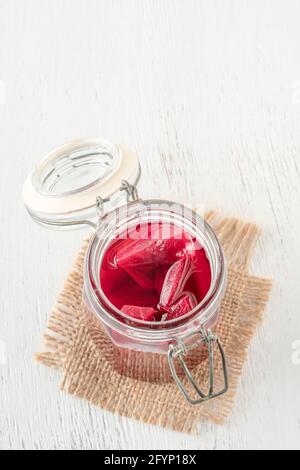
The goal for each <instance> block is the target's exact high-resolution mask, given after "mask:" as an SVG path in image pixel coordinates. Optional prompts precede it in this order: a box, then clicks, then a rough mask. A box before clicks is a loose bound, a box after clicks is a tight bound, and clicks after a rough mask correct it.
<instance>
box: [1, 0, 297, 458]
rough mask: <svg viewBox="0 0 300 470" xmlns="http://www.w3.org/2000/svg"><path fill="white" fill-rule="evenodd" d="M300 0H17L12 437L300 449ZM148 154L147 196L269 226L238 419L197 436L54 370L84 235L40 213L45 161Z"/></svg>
mask: <svg viewBox="0 0 300 470" xmlns="http://www.w3.org/2000/svg"><path fill="white" fill-rule="evenodd" d="M299 18H300V2H299V0H288V1H287V0H252V1H251V2H250V1H249V0H0V144H1V160H0V165H1V168H0V202H1V210H0V221H1V232H0V237H1V240H0V275H1V278H0V281H1V282H0V300H1V302H0V308H1V313H0V448H1V449H43V450H44V449H124V450H125V449H167V450H172V449H203V450H204V449H234V450H237V449H264V448H269V449H276V448H282V449H290V448H296V449H300V393H299V387H300V351H299V350H300V341H299V340H300V309H299V305H300V281H299V279H300V277H299V268H300V249H299V241H300V222H299V215H300V211H299V209H300V54H299V43H300V30H299ZM98 135H102V136H104V137H105V138H107V139H109V140H111V141H113V142H118V143H123V144H126V145H128V146H129V147H131V148H133V149H134V150H136V151H137V152H138V154H139V157H140V160H141V164H142V168H143V176H144V178H143V181H142V184H141V187H140V193H141V194H142V195H143V196H145V197H148V196H154V197H162V196H168V197H172V198H173V199H176V200H180V201H184V202H186V203H188V204H190V203H199V204H204V205H205V207H207V208H211V207H222V208H224V209H225V210H226V212H227V213H229V214H233V215H237V216H241V217H244V218H246V219H250V220H255V221H256V222H257V223H258V224H260V225H261V226H262V228H263V230H264V231H263V237H262V238H261V241H260V243H259V246H258V249H257V252H256V255H255V259H254V263H253V267H252V270H253V272H254V273H257V274H259V275H264V276H272V277H274V279H275V285H274V291H273V295H272V299H271V302H270V305H269V308H268V311H267V314H266V319H265V322H264V324H263V325H262V327H261V328H260V329H259V331H258V332H257V335H256V337H255V340H254V341H253V344H252V346H251V348H250V351H249V360H248V362H247V365H246V366H245V369H244V373H243V377H242V380H241V384H240V387H239V393H238V397H237V400H236V406H235V409H234V412H233V413H232V416H231V417H230V419H229V420H228V422H227V423H226V425H225V426H223V427H216V426H212V425H209V424H207V425H205V426H204V428H202V430H201V433H200V434H199V435H197V436H193V437H191V436H186V435H181V434H176V433H172V432H170V431H167V430H165V429H159V428H155V427H150V426H146V425H143V424H141V423H137V422H133V421H130V420H127V419H123V418H119V417H116V416H113V415H111V414H109V413H106V412H102V411H101V410H99V409H96V408H94V407H91V406H89V405H88V404H87V403H84V402H82V401H79V400H76V399H74V398H72V397H69V396H66V395H64V394H62V393H61V392H59V390H58V386H59V382H60V377H59V374H57V373H55V372H51V371H49V370H47V369H46V368H43V367H41V366H37V365H36V364H35V363H34V361H33V353H34V352H35V351H36V350H38V349H39V347H40V339H41V333H42V331H43V329H44V327H45V324H46V320H47V316H48V312H49V311H50V309H51V306H52V305H53V303H54V301H55V298H56V295H57V293H58V291H59V289H60V287H61V285H62V283H63V280H64V278H65V276H66V273H67V271H68V269H69V266H70V265H71V263H72V260H73V258H74V256H75V254H76V251H77V250H78V247H79V246H80V244H81V240H82V238H83V237H84V235H85V234H84V233H83V232H80V231H79V232H51V231H47V230H45V229H42V228H39V227H37V226H36V225H35V224H33V223H32V221H31V220H30V219H29V217H28V216H27V214H26V213H25V210H24V207H23V204H22V198H21V192H22V185H23V182H24V180H25V177H26V175H27V174H28V172H29V171H30V170H31V168H32V167H33V165H34V164H35V163H36V162H37V161H38V160H39V159H40V158H41V157H43V156H44V154H45V153H47V152H48V151H49V150H50V149H52V148H53V147H55V146H57V145H59V144H62V143H64V142H66V141H68V140H70V139H72V138H76V137H92V136H98Z"/></svg>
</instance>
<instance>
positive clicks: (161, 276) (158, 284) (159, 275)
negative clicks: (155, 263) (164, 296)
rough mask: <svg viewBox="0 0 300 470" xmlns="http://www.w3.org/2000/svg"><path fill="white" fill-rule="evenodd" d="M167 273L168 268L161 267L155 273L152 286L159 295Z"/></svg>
mask: <svg viewBox="0 0 300 470" xmlns="http://www.w3.org/2000/svg"><path fill="white" fill-rule="evenodd" d="M168 271H169V268H168V266H161V267H160V268H158V269H157V271H156V273H155V279H154V285H155V288H156V290H157V292H158V293H159V294H161V291H162V288H163V285H164V282H165V279H166V275H167V274H168Z"/></svg>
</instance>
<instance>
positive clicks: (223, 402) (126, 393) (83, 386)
mask: <svg viewBox="0 0 300 470" xmlns="http://www.w3.org/2000/svg"><path fill="white" fill-rule="evenodd" d="M206 219H207V220H208V222H209V223H210V224H211V225H212V226H213V228H214V230H215V231H216V233H217V234H218V237H219V239H220V242H221V244H222V246H223V248H224V251H225V254H226V257H227V260H228V263H229V268H230V269H229V283H228V288H227V292H226V295H225V299H224V302H223V305H222V309H221V319H220V322H219V326H218V334H219V335H220V337H221V338H222V341H223V343H224V347H225V351H226V355H227V359H228V363H229V376H230V389H229V392H228V393H227V394H226V395H225V396H223V397H220V398H218V399H215V400H213V401H210V402H208V403H207V404H205V405H204V406H201V407H191V406H190V405H188V404H186V403H185V402H184V400H183V398H182V397H181V395H180V393H179V391H178V390H177V388H176V386H175V384H173V383H164V384H152V383H147V382H140V381H137V380H134V379H131V378H128V377H123V376H120V375H119V374H117V372H116V371H115V370H113V369H112V367H111V366H110V364H109V363H105V360H104V359H103V356H102V355H101V354H99V350H98V349H97V348H96V347H95V345H94V343H93V342H92V340H91V338H90V336H89V332H88V331H87V328H86V325H85V321H84V318H83V315H82V309H81V293H82V285H83V276H82V268H83V260H84V255H85V251H86V248H87V245H88V241H86V242H85V243H84V245H83V247H82V249H81V251H80V254H79V256H78V259H77V260H76V263H75V266H74V268H73V270H72V272H71V273H70V275H69V277H68V279H67V281H66V283H65V286H64V288H63V291H62V293H61V295H60V296H59V299H58V302H57V305H56V308H55V309H54V310H53V312H52V314H51V316H50V319H49V323H48V327H47V332H46V334H45V336H44V339H45V344H46V348H47V351H46V352H44V353H38V354H37V355H36V359H37V360H38V361H39V362H41V363H43V364H44V365H47V366H48V367H52V368H56V369H60V370H63V371H64V379H63V383H62V389H63V390H64V391H66V392H68V393H69V394H72V395H75V396H78V397H80V398H84V399H86V400H88V401H89V402H90V403H92V404H95V405H97V406H100V407H102V408H104V409H107V410H109V411H111V412H114V413H117V414H120V415H122V416H127V417H130V418H134V419H138V420H141V421H144V422H146V423H151V424H156V425H160V426H164V427H169V428H171V429H174V430H176V431H182V432H188V433H192V432H195V431H196V429H197V427H198V424H199V422H200V421H202V420H209V421H212V422H213V423H217V424H222V423H223V422H224V420H225V418H226V417H227V416H228V415H229V414H230V411H231V409H232V406H233V403H234V398H235V395H236V389H237V385H238V381H239V377H240V375H241V371H242V367H243V364H244V362H245V360H246V358H247V349H248V346H249V343H250V341H251V338H252V336H253V334H254V332H255V330H256V327H257V324H258V323H259V321H260V320H261V319H262V316H263V312H264V310H265V307H266V304H267V302H268V299H269V294H270V290H271V286H272V283H271V281H270V280H268V279H260V278H257V277H253V276H249V275H247V270H248V268H249V264H250V261H251V257H252V253H253V250H254V248H255V244H256V241H257V239H258V237H259V234H260V230H259V229H258V227H257V226H256V225H254V224H250V223H245V222H242V221H240V220H238V219H229V218H226V219H224V218H221V217H220V216H219V215H218V214H217V213H215V212H210V213H208V214H206ZM106 341H108V340H107V338H106V337H103V342H104V345H103V347H105V342H106ZM203 367H205V364H204V365H203V366H199V370H198V371H196V377H197V376H199V377H201V376H202V375H203V374H204V369H203ZM220 377H221V374H220V371H219V375H218V377H217V383H218V381H220V380H221V379H220Z"/></svg>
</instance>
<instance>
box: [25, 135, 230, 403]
mask: <svg viewBox="0 0 300 470" xmlns="http://www.w3.org/2000/svg"><path fill="white" fill-rule="evenodd" d="M74 162H75V163H74ZM98 167H99V168H98ZM91 169H92V171H90V170H91ZM95 169H98V171H96V172H95ZM89 172H90V173H89ZM139 178H140V167H139V163H138V160H137V159H135V158H134V156H133V154H132V153H130V152H129V151H127V150H126V151H125V150H123V151H122V150H121V148H120V147H116V146H112V144H109V143H106V142H105V141H102V140H101V141H98V140H88V141H76V142H73V143H71V144H68V145H66V146H63V147H60V148H59V149H57V150H56V151H54V152H52V153H51V154H49V155H48V157H47V158H46V159H45V160H44V161H43V162H42V163H41V164H40V165H38V167H37V168H36V169H35V171H34V172H33V173H32V175H31V176H30V177H29V178H28V180H27V182H26V183H25V187H24V200H25V204H26V207H27V209H28V211H29V213H30V215H31V216H32V217H33V218H34V219H35V220H36V221H38V222H39V223H41V224H42V225H46V226H50V227H57V228H62V227H75V226H78V225H82V224H85V225H90V226H92V227H94V228H95V229H96V230H95V234H94V235H93V236H92V238H91V241H90V243H89V247H88V250H87V253H86V258H85V265H84V289H83V307H84V311H85V313H86V318H87V325H88V328H89V331H90V334H91V337H92V339H93V341H94V342H95V344H96V345H98V346H99V348H101V349H102V346H103V345H102V342H101V337H102V336H101V334H99V333H102V331H103V329H104V330H105V332H106V334H107V335H108V337H109V338H110V340H111V350H110V351H107V354H108V357H109V359H110V360H113V362H114V366H115V367H116V369H117V370H118V372H119V373H120V374H123V375H126V376H130V377H134V378H136V379H139V380H151V381H160V382H161V381H170V380H173V379H174V380H175V381H176V383H177V385H178V387H179V388H180V390H181V392H182V393H183V395H184V396H185V398H186V399H187V400H188V401H189V403H191V404H198V403H202V402H203V401H207V400H209V399H211V398H214V397H216V396H219V395H221V394H223V393H225V392H226V391H227V389H228V378H227V369H226V360H225V355H224V351H223V348H222V346H221V343H220V340H219V338H217V337H216V336H214V334H213V330H214V327H215V325H216V324H217V322H218V318H219V310H220V305H221V302H222V299H223V296H224V292H225V287H226V280H227V271H226V263H225V260H224V256H223V252H222V248H221V246H220V244H219V241H218V239H217V237H216V235H215V233H214V231H213V230H212V228H211V227H210V226H209V225H208V224H207V223H206V222H205V221H204V220H203V219H202V218H201V217H200V216H199V215H197V214H196V213H195V212H193V211H192V210H190V209H188V208H186V207H184V206H182V205H180V204H175V203H172V202H169V201H162V200H148V201H143V200H141V199H139V198H138V194H137V189H136V185H137V183H138V181H139ZM83 180H84V181H83ZM96 201H97V202H96ZM96 212H97V219H98V222H97V224H95V223H94V220H95V214H96ZM143 222H147V223H151V222H162V223H164V224H173V225H175V226H176V227H179V228H181V229H182V230H184V231H186V232H187V233H189V234H190V235H192V236H193V237H194V238H195V239H197V241H198V242H199V243H200V245H201V246H202V247H203V248H204V250H205V252H206V255H207V257H208V259H209V263H210V268H211V274H212V280H211V285H210V289H209V292H208V293H207V295H206V297H205V298H204V299H203V301H202V302H201V303H200V304H199V305H197V307H196V308H195V309H194V310H192V311H191V312H190V313H188V314H186V315H184V316H182V317H180V318H178V319H175V320H171V321H165V322H163V321H160V322H145V321H142V320H138V319H133V318H132V317H130V316H128V315H126V314H125V313H123V312H121V311H120V310H118V309H116V308H115V307H114V305H113V304H112V303H111V302H110V301H109V299H108V298H107V297H106V296H105V294H104V292H103V290H102V287H101V282H100V270H101V264H102V262H103V257H104V255H105V253H106V252H107V249H108V248H109V246H110V245H111V243H112V242H113V241H114V240H115V239H116V237H117V236H118V235H120V234H122V233H123V232H125V231H126V230H128V229H131V228H134V227H136V226H138V225H139V224H141V223H143ZM215 346H216V347H217V349H218V351H219V353H220V354H221V358H222V365H223V375H224V387H221V390H217V391H215V390H214V350H215ZM112 351H113V354H112V353H111V352H112ZM102 352H103V351H102ZM104 354H105V351H104ZM207 356H208V386H209V390H208V392H203V391H202V390H200V388H199V386H198V385H197V384H196V383H195V381H194V379H193V376H192V371H193V367H194V366H196V365H197V364H199V362H200V361H202V360H207ZM183 377H185V378H186V379H188V382H189V384H190V386H191V388H192V390H193V391H194V392H195V394H196V396H192V395H191V394H190V391H189V390H188V389H187V387H186V385H185V382H184V381H183Z"/></svg>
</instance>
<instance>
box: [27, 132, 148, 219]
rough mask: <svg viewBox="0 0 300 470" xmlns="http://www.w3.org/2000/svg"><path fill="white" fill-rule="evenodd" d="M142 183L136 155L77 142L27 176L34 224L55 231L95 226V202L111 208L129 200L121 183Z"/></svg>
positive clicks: (101, 142) (105, 144)
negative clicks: (56, 229)
mask: <svg viewBox="0 0 300 470" xmlns="http://www.w3.org/2000/svg"><path fill="white" fill-rule="evenodd" d="M139 179H140V165H139V161H138V158H137V156H136V155H135V154H134V153H133V152H131V151H130V150H128V149H126V148H125V147H122V146H117V145H114V144H111V143H109V142H106V141H105V140H102V139H84V140H76V141H73V142H70V143H69V144H66V145H64V146H62V147H59V148H58V149H56V150H54V151H52V152H51V153H50V154H49V155H47V157H46V158H45V159H44V160H42V161H41V162H40V163H39V164H38V165H37V167H36V168H35V169H34V170H33V172H32V173H31V174H30V175H29V177H28V178H27V180H26V182H25V184H24V189H23V200H24V203H25V206H26V208H27V210H28V212H29V213H30V215H31V216H32V218H33V219H34V220H36V221H37V222H38V223H40V224H42V225H46V226H49V227H54V228H66V227H75V226H77V225H82V224H84V225H85V224H87V225H92V224H93V223H94V222H96V221H97V204H96V201H97V198H99V197H100V198H102V199H103V200H105V201H108V202H110V203H111V208H113V207H116V206H118V205H121V204H122V203H125V202H126V192H124V191H120V188H121V186H122V182H123V181H127V182H128V183H130V184H132V185H134V186H136V185H137V184H138V182H139Z"/></svg>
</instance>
